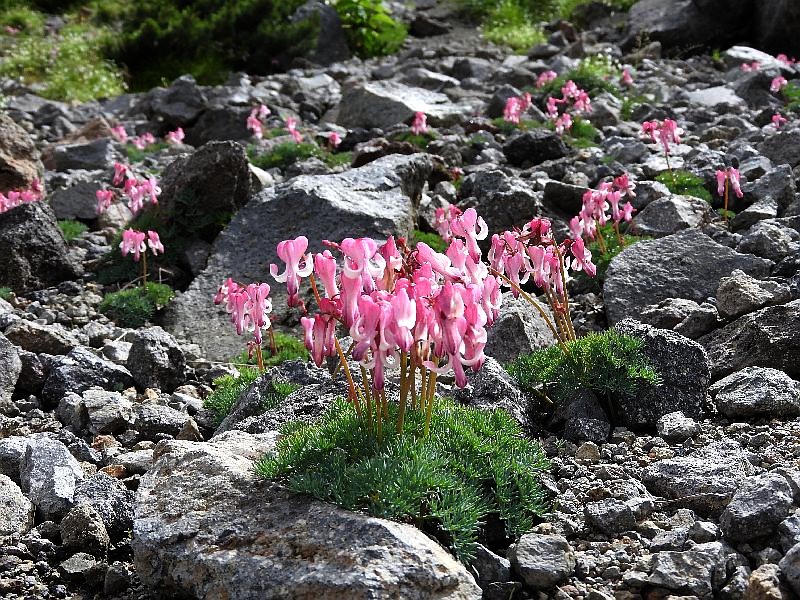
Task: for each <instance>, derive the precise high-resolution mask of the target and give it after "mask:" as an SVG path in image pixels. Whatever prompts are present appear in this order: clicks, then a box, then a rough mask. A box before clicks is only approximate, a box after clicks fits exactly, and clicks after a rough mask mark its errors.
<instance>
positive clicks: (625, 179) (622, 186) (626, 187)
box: [614, 173, 636, 198]
mask: <svg viewBox="0 0 800 600" xmlns="http://www.w3.org/2000/svg"><path fill="white" fill-rule="evenodd" d="M614 187H616V188H617V189H618V190H619V191H620V192H622V193H623V194H624V195H626V196H628V197H630V198H635V197H636V192H634V190H635V189H636V182H634V181H631V179H630V177H629V176H628V174H627V173H623V174H622V175H620V176H619V177H615V178H614Z"/></svg>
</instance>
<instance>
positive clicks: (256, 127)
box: [247, 114, 264, 139]
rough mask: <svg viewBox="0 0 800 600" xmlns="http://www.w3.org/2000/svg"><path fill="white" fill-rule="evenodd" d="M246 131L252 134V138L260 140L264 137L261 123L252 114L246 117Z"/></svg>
mask: <svg viewBox="0 0 800 600" xmlns="http://www.w3.org/2000/svg"><path fill="white" fill-rule="evenodd" d="M247 129H248V131H250V133H252V134H253V137H256V138H258V139H261V138H262V137H263V136H264V130H263V128H262V126H261V121H259V120H258V118H257V117H255V116H253V115H252V114H251V115H250V116H249V117H247Z"/></svg>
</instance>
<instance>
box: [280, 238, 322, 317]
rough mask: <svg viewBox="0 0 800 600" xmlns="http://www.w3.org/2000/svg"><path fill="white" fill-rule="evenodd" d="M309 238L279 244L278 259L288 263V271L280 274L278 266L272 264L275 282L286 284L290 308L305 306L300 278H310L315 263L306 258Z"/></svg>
mask: <svg viewBox="0 0 800 600" xmlns="http://www.w3.org/2000/svg"><path fill="white" fill-rule="evenodd" d="M306 249H308V238H307V237H305V236H303V235H301V236H298V237H296V238H295V239H293V240H284V241H282V242H279V243H278V249H277V252H278V258H280V259H281V260H282V261H283V262H284V263H286V269H285V270H284V271H283V273H281V274H278V265H276V264H275V263H272V264H271V265H270V266H269V272H270V274H271V275H272V277H274V278H275V281H277V282H279V283H285V284H286V290H287V291H288V292H289V300H288V302H289V306H298V307H299V306H303V300H302V299H301V298H300V296H299V291H300V278H301V277H308V276H309V275H310V274H311V271H312V270H313V269H314V263H313V261H312V260H310V259H309V258H308V257H306Z"/></svg>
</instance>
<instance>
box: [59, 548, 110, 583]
mask: <svg viewBox="0 0 800 600" xmlns="http://www.w3.org/2000/svg"><path fill="white" fill-rule="evenodd" d="M58 572H59V574H60V575H61V577H63V578H64V579H65V580H67V581H70V582H74V583H84V582H87V581H92V580H93V579H95V578H96V577H97V576H98V575H100V574H101V573H102V566H101V565H100V564H98V562H97V560H96V559H95V558H94V557H93V556H92V555H91V554H87V553H86V552H77V553H76V554H73V555H72V556H70V557H69V558H68V559H67V560H65V561H64V562H62V563H61V564H60V565H59V566H58Z"/></svg>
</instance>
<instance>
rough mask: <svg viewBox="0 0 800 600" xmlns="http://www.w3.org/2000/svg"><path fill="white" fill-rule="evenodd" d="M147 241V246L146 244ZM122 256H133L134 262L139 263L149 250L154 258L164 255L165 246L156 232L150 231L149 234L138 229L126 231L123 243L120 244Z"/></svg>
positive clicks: (123, 233)
mask: <svg viewBox="0 0 800 600" xmlns="http://www.w3.org/2000/svg"><path fill="white" fill-rule="evenodd" d="M145 240H147V244H145ZM119 247H120V250H121V251H122V256H128V254H129V253H130V254H133V260H134V262H139V258H140V257H141V256H142V254H143V253H145V252H147V248H150V251H151V252H152V253H153V256H158V253H159V252H160V253H161V254H164V246H163V245H162V244H161V240H160V239H159V237H158V233H156V232H155V231H148V232H147V234H146V235H145V233H144V232H143V231H137V230H136V229H126V230H125V231H123V232H122V241H121V242H120V243H119Z"/></svg>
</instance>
